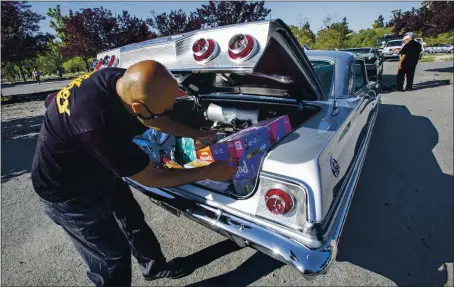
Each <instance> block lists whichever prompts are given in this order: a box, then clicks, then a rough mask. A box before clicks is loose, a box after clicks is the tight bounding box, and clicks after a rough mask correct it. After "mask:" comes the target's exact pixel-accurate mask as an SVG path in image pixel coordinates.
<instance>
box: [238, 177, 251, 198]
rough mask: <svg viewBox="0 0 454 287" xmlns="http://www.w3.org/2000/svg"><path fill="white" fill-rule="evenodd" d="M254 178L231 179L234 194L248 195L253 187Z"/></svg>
mask: <svg viewBox="0 0 454 287" xmlns="http://www.w3.org/2000/svg"><path fill="white" fill-rule="evenodd" d="M254 185H255V179H239V180H238V179H237V180H233V186H234V187H235V194H237V195H240V196H247V195H249V194H250V193H251V192H252V190H253V189H254Z"/></svg>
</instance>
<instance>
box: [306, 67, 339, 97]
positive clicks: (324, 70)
mask: <svg viewBox="0 0 454 287" xmlns="http://www.w3.org/2000/svg"><path fill="white" fill-rule="evenodd" d="M310 62H311V64H312V67H314V69H315V72H316V73H317V76H318V78H319V79H320V82H321V83H322V88H323V91H325V94H326V95H329V94H330V93H331V86H332V83H333V76H334V64H333V63H331V62H328V61H317V60H311V61H310Z"/></svg>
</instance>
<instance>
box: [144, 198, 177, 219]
mask: <svg viewBox="0 0 454 287" xmlns="http://www.w3.org/2000/svg"><path fill="white" fill-rule="evenodd" d="M149 198H150V201H151V202H153V203H154V204H156V205H157V206H159V207H161V208H163V209H165V210H167V211H168V212H170V213H172V214H173V215H175V216H178V217H180V216H181V211H179V210H178V209H176V208H175V207H172V206H170V205H168V204H167V203H164V202H161V201H158V200H156V199H154V198H151V197H149Z"/></svg>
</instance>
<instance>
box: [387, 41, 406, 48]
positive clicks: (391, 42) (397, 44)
mask: <svg viewBox="0 0 454 287" xmlns="http://www.w3.org/2000/svg"><path fill="white" fill-rule="evenodd" d="M400 45H402V40H395V41H389V42H388V43H386V47H393V46H400Z"/></svg>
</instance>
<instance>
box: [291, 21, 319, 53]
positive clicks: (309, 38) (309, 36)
mask: <svg viewBox="0 0 454 287" xmlns="http://www.w3.org/2000/svg"><path fill="white" fill-rule="evenodd" d="M289 28H290V30H291V31H292V33H293V35H294V36H295V38H296V39H297V40H298V42H299V43H300V45H308V46H310V47H311V46H313V45H314V43H315V34H314V32H312V30H311V25H310V24H309V22H308V21H306V23H304V24H302V25H301V24H300V25H299V26H298V27H297V26H292V25H291V26H289Z"/></svg>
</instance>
